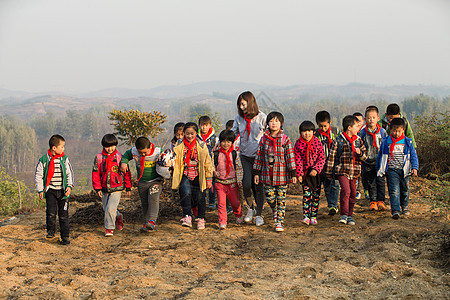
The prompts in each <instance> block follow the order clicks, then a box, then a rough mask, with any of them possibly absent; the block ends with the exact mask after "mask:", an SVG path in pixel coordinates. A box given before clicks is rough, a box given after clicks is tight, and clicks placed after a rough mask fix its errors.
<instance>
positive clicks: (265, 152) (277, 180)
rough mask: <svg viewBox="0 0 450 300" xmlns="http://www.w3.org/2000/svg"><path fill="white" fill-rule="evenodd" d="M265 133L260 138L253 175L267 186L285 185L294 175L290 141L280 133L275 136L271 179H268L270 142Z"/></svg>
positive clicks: (292, 150) (293, 159)
mask: <svg viewBox="0 0 450 300" xmlns="http://www.w3.org/2000/svg"><path fill="white" fill-rule="evenodd" d="M267 135H270V133H269V131H266V133H265V134H264V136H263V137H262V138H261V140H260V142H259V146H258V151H257V152H256V157H255V162H254V164H253V173H254V174H255V175H259V176H260V181H261V182H262V183H264V184H267V185H286V184H288V183H290V182H291V178H292V177H295V175H296V167H295V155H294V148H293V147H292V142H291V139H290V138H289V137H288V136H287V135H285V134H284V133H283V131H280V132H279V133H278V135H277V140H276V147H275V148H276V149H274V155H275V162H274V164H273V178H270V168H269V149H270V148H272V147H273V146H272V145H273V144H272V141H271V140H270V139H269V138H267Z"/></svg>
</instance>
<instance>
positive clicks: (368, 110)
mask: <svg viewBox="0 0 450 300" xmlns="http://www.w3.org/2000/svg"><path fill="white" fill-rule="evenodd" d="M371 111H375V112H376V113H377V114H379V111H378V107H376V106H375V105H369V106H367V107H366V111H365V112H364V114H365V115H366V116H367V113H368V112H371Z"/></svg>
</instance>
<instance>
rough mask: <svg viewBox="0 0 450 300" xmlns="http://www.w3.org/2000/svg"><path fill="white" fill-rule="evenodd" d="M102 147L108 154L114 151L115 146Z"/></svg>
mask: <svg viewBox="0 0 450 300" xmlns="http://www.w3.org/2000/svg"><path fill="white" fill-rule="evenodd" d="M103 149H105V152H106V153H108V154H111V153H113V152H114V151H116V146H115V145H114V146H109V147H103Z"/></svg>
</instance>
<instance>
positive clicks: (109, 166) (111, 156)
mask: <svg viewBox="0 0 450 300" xmlns="http://www.w3.org/2000/svg"><path fill="white" fill-rule="evenodd" d="M116 153H117V149H116V150H114V152H113V153H111V154H109V153H107V152H106V151H105V149H103V150H102V154H103V155H105V156H106V175H108V173H109V172H111V169H112V164H113V160H114V156H116Z"/></svg>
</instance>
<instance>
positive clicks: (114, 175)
mask: <svg viewBox="0 0 450 300" xmlns="http://www.w3.org/2000/svg"><path fill="white" fill-rule="evenodd" d="M115 158H116V161H117V163H118V164H119V165H120V161H121V160H122V154H120V152H119V151H117V153H116V155H115ZM102 163H103V154H102V153H97V168H98V170H101V169H100V168H101V167H102ZM110 176H111V182H112V184H114V186H110V188H112V189H114V188H117V187H118V186H124V184H125V180H124V177H123V175H122V173H121V172H120V169H119V168H118V169H117V170H116V172H115V171H114V170H113V169H112V170H111V175H110ZM108 185H109V183H108Z"/></svg>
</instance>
